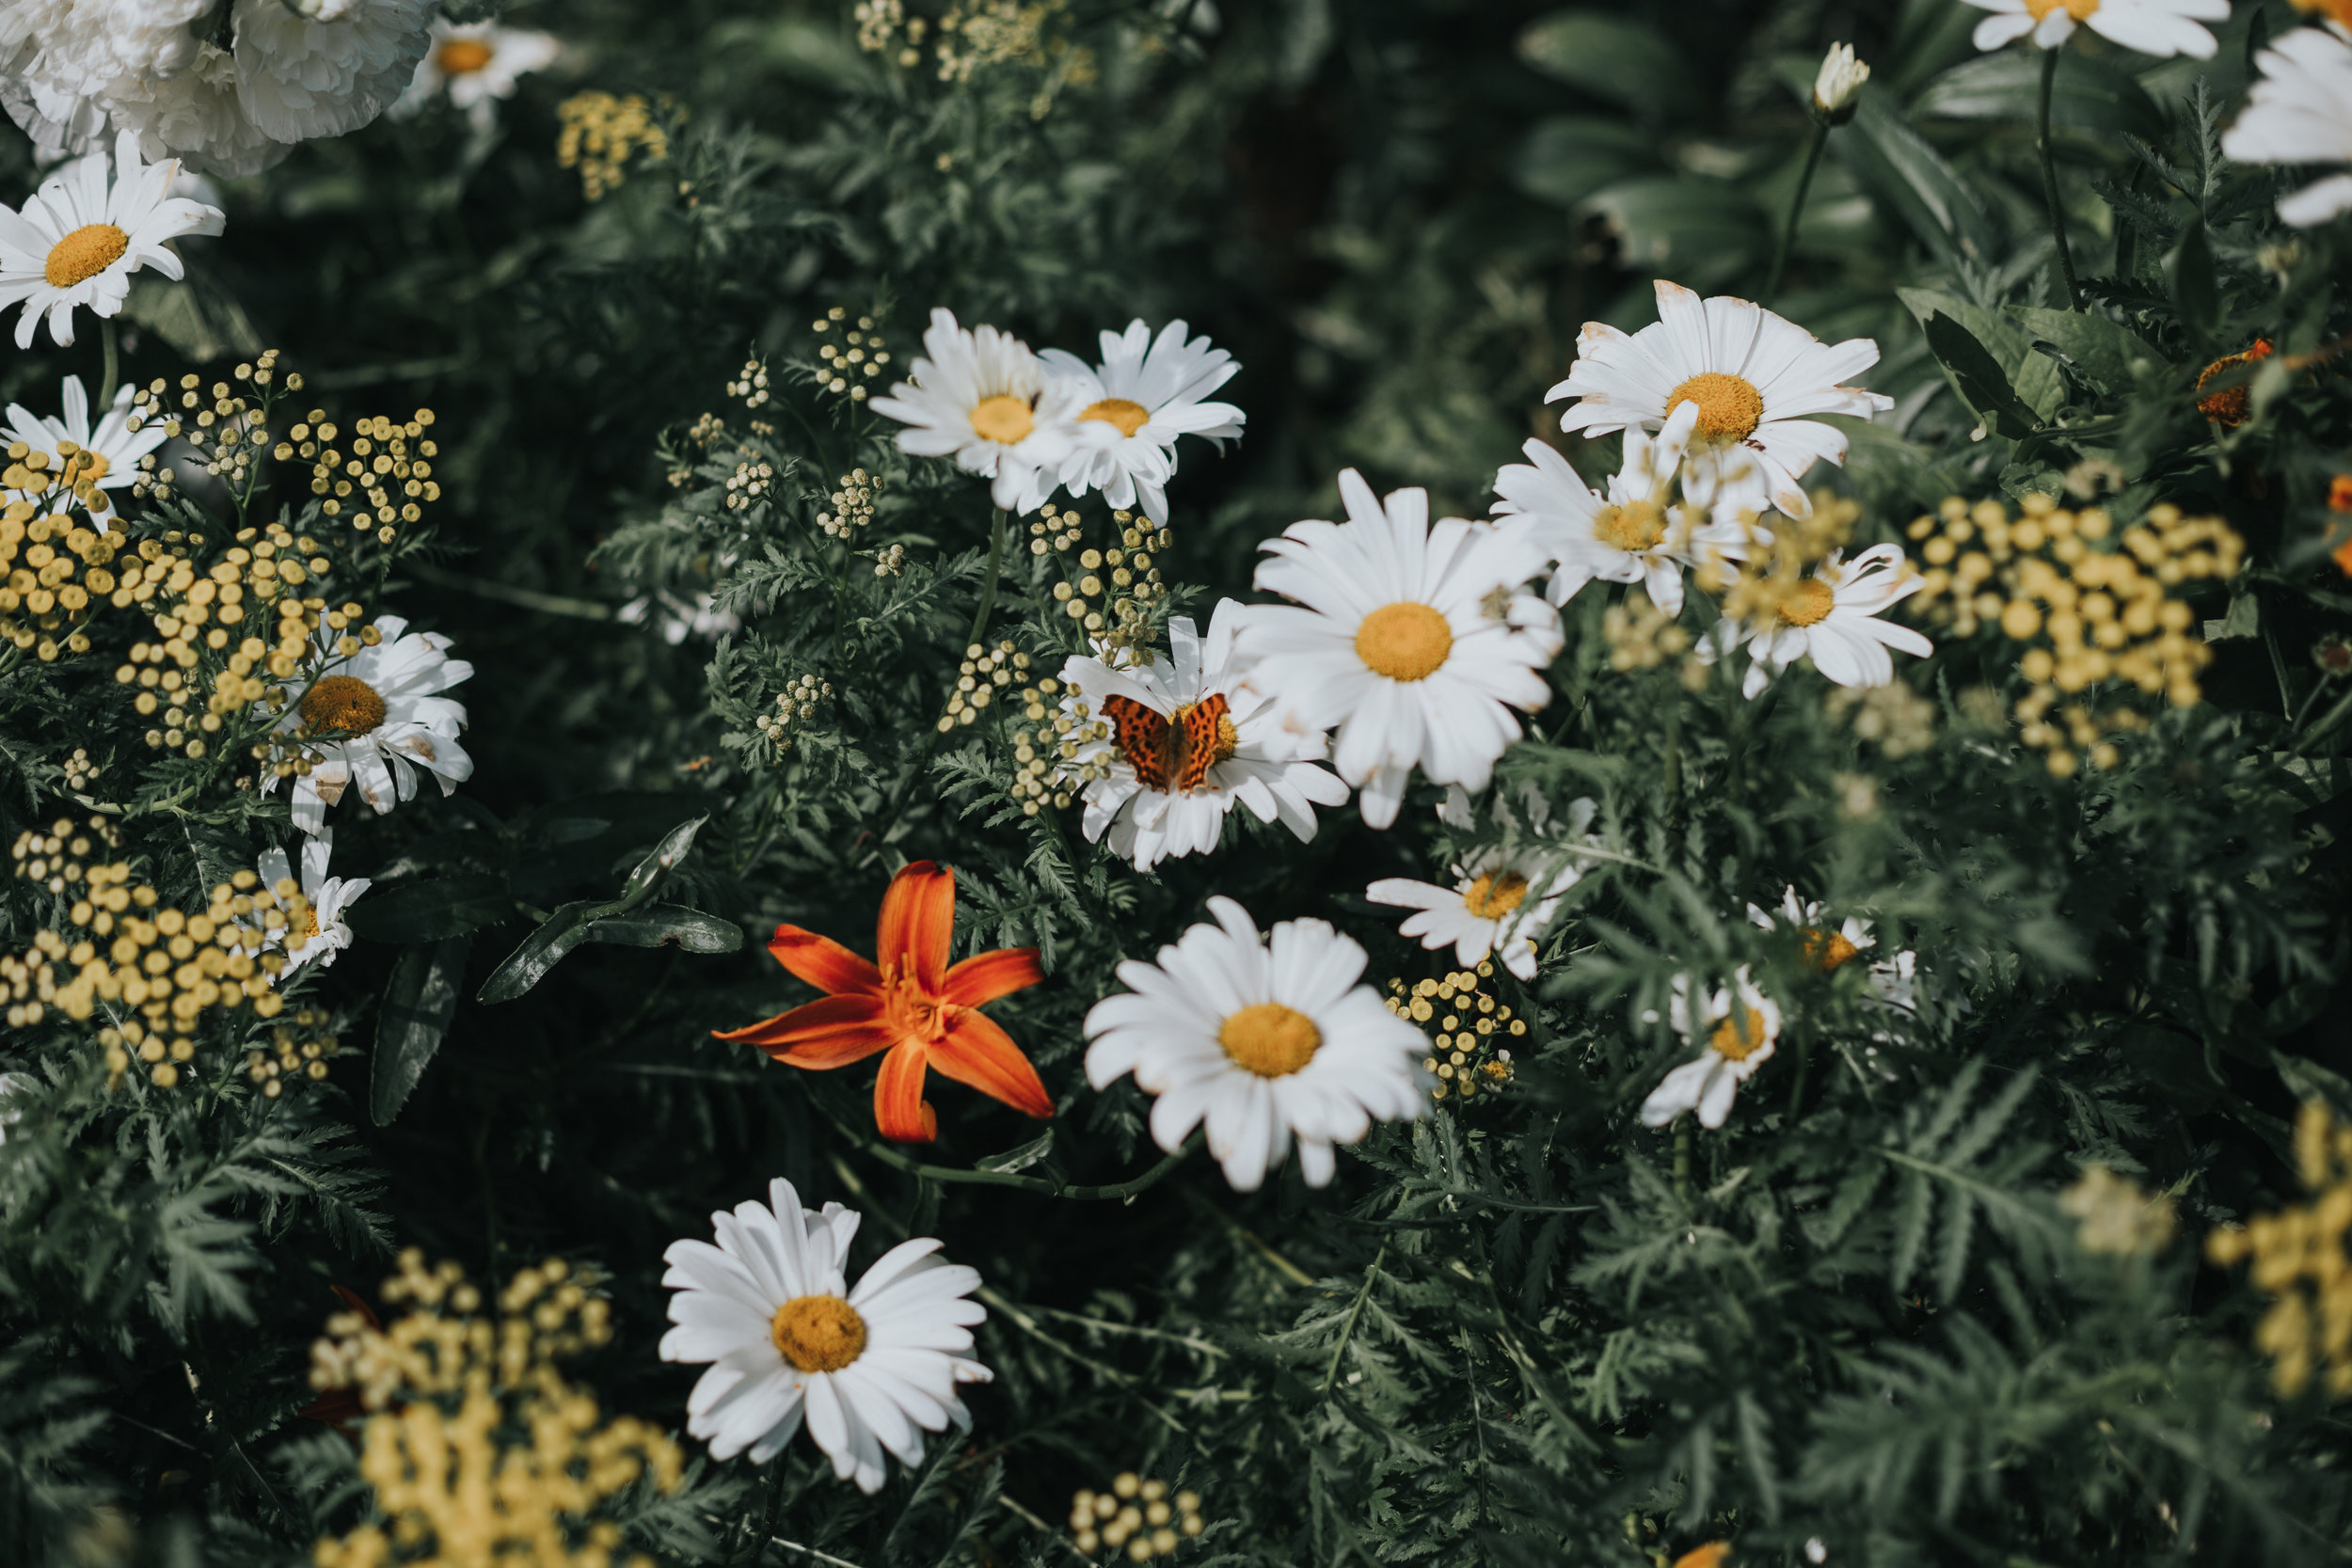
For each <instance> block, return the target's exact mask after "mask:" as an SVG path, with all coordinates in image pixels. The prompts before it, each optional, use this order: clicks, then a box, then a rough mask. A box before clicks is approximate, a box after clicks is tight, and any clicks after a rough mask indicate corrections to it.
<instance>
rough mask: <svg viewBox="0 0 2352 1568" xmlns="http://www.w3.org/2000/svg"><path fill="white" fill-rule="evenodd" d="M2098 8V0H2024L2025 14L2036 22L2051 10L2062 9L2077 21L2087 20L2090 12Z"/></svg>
mask: <svg viewBox="0 0 2352 1568" xmlns="http://www.w3.org/2000/svg"><path fill="white" fill-rule="evenodd" d="M2098 8H2099V0H2026V15H2027V16H2030V17H2032V18H2033V19H2034V20H2035V21H2036V22H2040V21H2042V19H2043V18H2044V17H2046V16H2048V15H2049V14H2050V13H2051V12H2052V11H2064V12H2065V13H2066V14H2067V15H2069V16H2071V17H2073V18H2074V20H2075V21H2077V22H2088V21H2090V13H2091V12H2092V11H2095V10H2097V9H2098Z"/></svg>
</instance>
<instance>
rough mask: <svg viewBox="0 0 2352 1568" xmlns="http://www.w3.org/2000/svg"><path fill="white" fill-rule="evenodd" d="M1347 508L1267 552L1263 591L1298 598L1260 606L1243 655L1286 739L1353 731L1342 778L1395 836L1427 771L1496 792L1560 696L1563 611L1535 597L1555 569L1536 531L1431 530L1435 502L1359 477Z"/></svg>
mask: <svg viewBox="0 0 2352 1568" xmlns="http://www.w3.org/2000/svg"><path fill="white" fill-rule="evenodd" d="M1340 496H1341V499H1343V501H1344V502H1345V503H1346V506H1347V516H1348V520H1347V521H1346V522H1344V523H1330V522H1322V521H1311V522H1301V523H1294V524H1292V525H1291V527H1290V528H1289V529H1288V530H1287V531H1285V532H1284V533H1283V535H1282V536H1281V537H1280V538H1279V539H1269V540H1267V541H1266V542H1265V543H1264V544H1263V545H1262V546H1259V547H1260V548H1261V549H1263V551H1264V552H1265V553H1266V554H1268V555H1270V556H1272V557H1274V559H1273V560H1271V561H1264V562H1260V563H1259V565H1258V575H1257V585H1258V586H1259V587H1260V588H1264V589H1270V590H1272V591H1273V592H1275V593H1278V594H1285V595H1287V596H1288V597H1290V598H1293V599H1295V600H1297V601H1299V602H1298V603H1297V604H1295V605H1252V606H1249V607H1248V608H1246V609H1245V610H1244V611H1243V620H1242V624H1241V627H1240V631H1239V635H1238V637H1237V638H1236V647H1237V651H1238V654H1239V656H1240V657H1241V658H1242V659H1244V660H1245V661H1247V662H1248V663H1249V664H1250V665H1251V666H1252V668H1251V669H1250V671H1249V673H1248V684H1249V685H1250V687H1251V688H1252V689H1255V690H1257V691H1260V692H1263V694H1265V695H1266V696H1267V697H1269V698H1270V699H1271V700H1272V703H1273V706H1274V710H1275V712H1276V713H1277V714H1278V715H1279V721H1280V722H1281V723H1282V724H1283V725H1284V726H1285V727H1286V728H1287V729H1289V730H1291V731H1292V732H1294V733H1298V734H1309V733H1312V732H1316V731H1321V730H1327V729H1331V728H1333V727H1335V726H1336V727H1337V728H1338V730H1339V738H1338V743H1337V745H1336V746H1335V747H1334V748H1333V753H1332V763H1333V766H1334V767H1335V768H1338V770H1339V774H1340V777H1341V778H1343V779H1345V780H1346V781H1347V782H1348V783H1349V784H1353V785H1355V786H1356V787H1357V788H1358V789H1359V790H1361V791H1362V792H1363V793H1362V799H1361V800H1360V801H1359V804H1360V806H1361V808H1362V810H1363V816H1364V820H1365V821H1366V822H1369V823H1371V824H1372V825H1373V826H1374V827H1375V828H1385V827H1387V826H1389V824H1391V822H1394V821H1395V820H1396V813H1397V808H1398V806H1399V805H1401V804H1402V803H1403V801H1404V799H1405V788H1406V784H1407V782H1408V781H1409V779H1410V778H1411V775H1412V770H1413V767H1414V765H1415V764H1417V763H1418V764H1419V765H1420V766H1421V768H1422V771H1423V772H1424V773H1426V774H1427V775H1428V776H1429V778H1430V779H1431V780H1432V781H1433V782H1435V783H1438V784H1461V785H1462V786H1463V787H1465V788H1467V789H1470V790H1481V789H1484V788H1486V781H1487V779H1488V777H1489V776H1490V775H1491V774H1492V772H1493V768H1494V763H1495V759H1496V758H1497V757H1499V756H1501V755H1502V752H1503V749H1504V748H1505V747H1507V746H1509V745H1510V744H1511V742H1512V741H1514V740H1516V739H1518V736H1519V721H1518V718H1517V717H1515V716H1514V715H1513V713H1512V711H1511V710H1512V709H1513V708H1515V707H1516V708H1521V709H1524V710H1526V711H1528V712H1531V713H1532V712H1534V710H1535V709H1537V708H1540V707H1542V706H1543V705H1544V704H1545V703H1546V702H1548V701H1549V700H1550V696H1551V689H1550V687H1549V685H1548V684H1546V682H1545V680H1544V674H1543V672H1544V670H1545V668H1546V667H1547V666H1548V665H1549V664H1550V663H1551V661H1552V659H1553V658H1554V657H1557V656H1558V655H1559V652H1560V645H1561V641H1562V639H1561V635H1560V612H1559V611H1558V610H1554V609H1553V608H1552V607H1551V606H1550V605H1549V604H1548V603H1546V602H1545V601H1544V599H1543V596H1542V595H1541V594H1532V593H1529V592H1527V581H1528V578H1532V577H1534V575H1535V574H1536V573H1537V572H1538V571H1540V570H1541V569H1542V567H1543V562H1544V555H1543V547H1542V546H1541V544H1540V543H1538V542H1537V540H1536V538H1535V534H1534V529H1533V528H1532V527H1531V526H1529V525H1526V524H1524V523H1522V522H1520V521H1519V520H1518V519H1511V520H1509V521H1507V522H1506V523H1504V524H1502V525H1497V524H1492V523H1472V522H1465V521H1464V520H1463V519H1461V518H1459V517H1447V518H1444V519H1441V520H1440V521H1439V522H1438V524H1437V525H1436V527H1434V528H1432V527H1431V526H1430V522H1429V497H1428V495H1427V493H1426V492H1424V491H1421V490H1398V491H1395V492H1393V493H1391V495H1390V496H1389V497H1388V499H1387V500H1386V501H1385V502H1384V501H1383V500H1382V499H1381V498H1380V497H1378V496H1376V495H1375V494H1374V493H1373V489H1372V486H1371V485H1369V484H1367V483H1364V481H1363V477H1362V476H1361V475H1359V474H1358V473H1357V472H1356V471H1355V470H1354V469H1353V468H1350V469H1349V470H1347V471H1346V472H1345V473H1343V474H1342V475H1340Z"/></svg>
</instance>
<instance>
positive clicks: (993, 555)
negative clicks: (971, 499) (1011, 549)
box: [963, 507, 1005, 647]
mask: <svg viewBox="0 0 2352 1568" xmlns="http://www.w3.org/2000/svg"><path fill="white" fill-rule="evenodd" d="M1004 563H1005V510H1004V508H1003V507H998V508H997V509H996V513H995V520H994V521H993V522H992V523H990V524H989V526H988V576H987V579H986V580H985V581H983V582H982V583H981V584H980V604H979V608H978V609H977V610H974V611H973V612H972V635H971V636H969V637H967V638H965V639H964V640H963V641H964V646H966V647H970V646H971V645H972V644H973V643H975V642H977V641H979V640H980V635H981V633H983V632H985V631H987V630H988V618H989V616H990V615H992V614H993V613H994V612H995V610H996V578H997V575H998V574H999V573H1000V572H1002V571H1003V569H1004Z"/></svg>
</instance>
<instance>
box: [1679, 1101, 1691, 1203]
mask: <svg viewBox="0 0 2352 1568" xmlns="http://www.w3.org/2000/svg"><path fill="white" fill-rule="evenodd" d="M1691 1153H1692V1137H1691V1118H1690V1117H1675V1201H1676V1202H1677V1203H1679V1204H1681V1205H1683V1206H1684V1207H1686V1208H1687V1207H1689V1205H1690V1202H1691Z"/></svg>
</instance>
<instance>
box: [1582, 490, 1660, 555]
mask: <svg viewBox="0 0 2352 1568" xmlns="http://www.w3.org/2000/svg"><path fill="white" fill-rule="evenodd" d="M1593 537H1594V538H1595V539H1597V540H1599V541H1600V542H1601V543H1602V544H1604V545H1607V546H1610V547H1612V548H1613V549H1620V550H1624V551H1627V552H1628V553H1629V554H1639V553H1640V552H1641V551H1643V550H1647V549H1655V548H1656V547H1657V546H1658V542H1659V541H1660V540H1661V539H1663V538H1665V537H1666V509H1665V508H1664V507H1662V506H1661V505H1659V504H1658V503H1657V502H1656V501H1628V502H1626V503H1625V504H1624V505H1623V506H1604V507H1602V508H1601V509H1600V515H1599V516H1597V517H1595V518H1594V519H1593Z"/></svg>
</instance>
